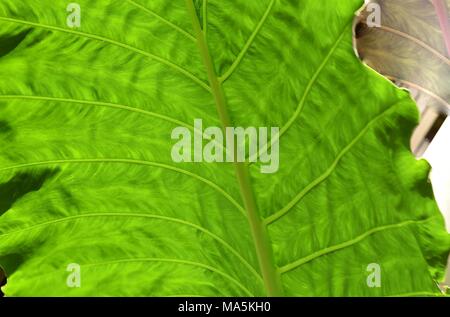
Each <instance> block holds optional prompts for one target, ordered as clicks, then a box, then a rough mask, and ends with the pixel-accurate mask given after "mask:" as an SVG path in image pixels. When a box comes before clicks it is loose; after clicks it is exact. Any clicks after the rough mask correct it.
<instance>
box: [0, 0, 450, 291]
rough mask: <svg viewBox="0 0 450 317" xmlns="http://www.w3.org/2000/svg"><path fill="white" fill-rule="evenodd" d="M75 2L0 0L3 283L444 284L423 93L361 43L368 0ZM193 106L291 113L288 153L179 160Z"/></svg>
mask: <svg viewBox="0 0 450 317" xmlns="http://www.w3.org/2000/svg"><path fill="white" fill-rule="evenodd" d="M77 2H78V4H79V8H80V9H81V10H79V13H80V16H79V21H78V22H80V24H79V26H78V25H77V24H76V23H68V22H70V21H71V20H70V19H69V20H68V19H67V15H68V12H67V11H66V7H67V5H68V3H67V2H66V1H60V0H58V1H54V0H51V1H50V0H41V1H16V0H1V1H0V47H1V50H0V55H1V56H0V215H1V216H0V265H1V266H2V267H3V268H4V270H5V272H6V274H7V277H8V279H7V284H6V286H4V287H3V288H2V290H3V292H4V293H5V294H6V296H27V295H28V296H38V295H39V296H40V295H42V296H51V295H65V296H94V295H97V296H99V295H100V296H115V295H119V296H128V295H129V296H384V295H415V294H417V295H421V294H423V295H426V294H429V295H439V294H440V291H439V288H438V287H437V281H438V280H440V279H441V278H442V272H443V271H444V265H445V262H446V257H447V255H448V251H449V249H450V241H449V236H448V234H447V233H446V231H445V230H444V223H443V218H442V217H441V215H440V212H439V210H438V209H437V206H436V203H435V201H434V199H433V195H432V192H431V187H430V185H429V184H428V182H427V177H428V172H429V166H428V164H427V163H426V162H424V161H417V160H416V159H415V158H414V157H413V155H412V154H411V152H410V150H409V147H408V145H409V138H410V135H411V132H412V130H413V128H414V127H415V125H416V124H417V122H418V114H417V110H416V108H415V107H416V106H415V104H414V102H413V101H412V100H411V99H410V97H409V95H408V93H407V92H406V91H404V90H400V89H398V88H396V87H395V86H394V85H392V84H391V83H390V82H389V81H388V80H386V79H385V78H383V77H381V76H380V75H378V74H377V73H375V72H374V71H372V70H370V69H369V68H367V67H366V66H364V65H363V64H361V62H360V61H359V60H358V58H357V57H356V56H355V54H354V50H353V46H352V25H353V20H354V16H355V12H357V11H358V9H359V8H361V7H362V5H363V1H362V0H346V1H342V0H327V1H326V3H325V1H317V0H304V1H298V0H260V1H248V0H230V1H223V0H207V1H206V0H205V1H192V0H186V1H181V0H180V1H166V0H135V1H132V0H126V1H110V0H108V1H106V0H99V1H88V0H78V1H77ZM72 22H73V21H72ZM196 119H201V120H202V122H203V124H204V126H209V127H211V126H213V127H223V128H225V127H279V134H278V137H279V138H278V139H279V168H278V170H277V171H276V173H270V174H269V173H268V174H266V173H261V169H260V167H261V164H262V163H261V162H260V161H258V162H255V163H251V162H247V163H233V162H231V163H219V162H214V163H206V162H196V163H194V162H192V163H189V162H184V163H183V162H182V163H176V162H174V161H173V159H172V156H171V151H172V147H173V145H174V142H175V141H174V140H172V139H171V135H172V132H173V130H174V129H175V128H177V127H185V128H187V129H189V131H192V132H193V133H192V134H193V135H197V134H198V132H199V131H198V129H195V128H194V127H193V126H194V124H193V123H194V122H195V120H196ZM273 145H274V143H270V144H267V143H266V144H264V146H265V148H266V150H269V149H272V150H274V146H273ZM375 275H376V276H375Z"/></svg>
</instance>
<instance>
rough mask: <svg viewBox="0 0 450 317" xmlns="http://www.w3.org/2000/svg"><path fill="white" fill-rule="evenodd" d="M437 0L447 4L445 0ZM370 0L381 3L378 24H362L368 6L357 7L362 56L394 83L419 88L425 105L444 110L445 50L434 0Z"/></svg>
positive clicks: (447, 98) (447, 105)
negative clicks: (375, 25) (362, 8)
mask: <svg viewBox="0 0 450 317" xmlns="http://www.w3.org/2000/svg"><path fill="white" fill-rule="evenodd" d="M438 1H442V4H443V6H445V5H446V4H447V8H446V9H447V10H448V8H450V1H449V0H438ZM371 2H372V3H378V4H379V5H380V6H381V27H367V24H366V21H367V17H368V15H369V14H370V12H368V11H366V10H363V11H362V15H361V18H360V20H361V25H360V27H359V32H358V36H357V46H358V51H359V54H360V56H361V58H362V59H363V60H364V62H366V63H367V64H368V65H369V66H370V67H372V68H374V69H376V70H377V71H379V72H380V73H381V74H383V75H385V76H387V77H388V78H390V79H392V80H394V81H396V82H397V83H398V84H400V85H402V86H405V87H408V88H412V89H414V90H418V91H419V92H420V93H421V94H422V95H424V96H426V97H427V99H428V104H429V105H430V106H435V107H437V108H438V109H441V110H442V111H445V112H448V111H449V110H450V85H449V84H448V83H449V81H450V58H449V54H450V52H449V51H448V50H447V48H446V43H445V40H444V38H445V36H444V34H443V33H444V32H443V29H442V27H441V24H440V21H439V17H438V14H437V12H436V8H435V6H434V5H433V1H429V0H402V1H400V0H389V1H387V0H373V1H371ZM444 8H445V7H444ZM447 19H448V15H447ZM449 31H450V30H449ZM449 45H450V43H449Z"/></svg>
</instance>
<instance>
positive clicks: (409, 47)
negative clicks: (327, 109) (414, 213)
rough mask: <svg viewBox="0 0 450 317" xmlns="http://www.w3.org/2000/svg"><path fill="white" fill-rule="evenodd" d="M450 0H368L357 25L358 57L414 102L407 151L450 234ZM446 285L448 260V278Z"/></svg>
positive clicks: (443, 285) (449, 277) (444, 286)
mask: <svg viewBox="0 0 450 317" xmlns="http://www.w3.org/2000/svg"><path fill="white" fill-rule="evenodd" d="M449 9H450V0H366V7H365V8H364V9H362V10H361V12H360V14H359V16H358V18H357V21H356V24H355V49H356V51H357V54H358V56H359V57H360V59H361V60H362V61H363V62H364V63H366V64H367V65H368V66H370V67H371V68H373V69H375V70H376V71H378V72H379V73H381V74H383V75H384V76H386V77H387V78H388V79H390V80H391V81H392V82H393V83H394V84H396V85H398V86H399V87H402V88H405V89H408V90H409V91H410V93H411V96H412V97H413V98H414V99H415V100H416V102H417V105H418V108H419V111H420V114H421V120H420V124H419V126H418V127H417V129H416V130H415V132H414V134H413V136H412V138H411V150H412V151H413V153H414V154H415V155H416V157H417V158H418V159H421V158H425V159H427V160H428V161H429V163H430V164H431V167H432V171H431V175H430V180H431V183H432V186H433V190H434V193H435V196H436V200H437V202H438V205H439V207H440V209H441V211H442V213H443V215H444V217H445V219H446V227H447V231H448V232H450V117H449V114H450V19H449V17H450V10H449ZM441 287H442V289H445V288H448V287H450V258H449V266H448V270H447V277H446V281H445V282H444V283H443V284H442V285H441Z"/></svg>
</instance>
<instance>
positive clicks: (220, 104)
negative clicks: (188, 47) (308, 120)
mask: <svg viewBox="0 0 450 317" xmlns="http://www.w3.org/2000/svg"><path fill="white" fill-rule="evenodd" d="M186 6H187V9H188V12H189V16H190V17H191V20H192V26H193V29H194V34H195V35H196V37H197V45H198V48H199V52H200V56H201V58H202V61H203V63H204V65H205V68H206V72H207V74H208V79H209V82H210V87H211V93H212V95H213V97H214V100H215V103H216V108H217V112H218V115H219V118H220V121H221V124H222V128H223V129H225V128H226V127H232V124H231V120H230V117H229V114H228V108H227V102H226V98H225V93H224V91H223V86H222V83H221V81H220V79H219V78H218V76H217V74H216V72H215V69H214V63H213V60H212V57H211V55H210V53H209V49H208V44H207V42H206V38H205V36H204V33H203V30H202V26H201V25H200V21H199V18H198V16H197V11H196V9H195V5H194V3H193V0H186ZM225 133H226V132H225ZM234 153H235V155H236V153H237V151H234ZM233 165H234V169H235V173H236V178H237V181H238V183H239V190H240V193H241V197H242V200H243V202H244V207H245V210H246V211H247V218H248V221H249V225H250V230H251V232H252V237H253V242H254V245H255V251H256V255H257V258H258V262H259V266H260V270H261V274H262V276H263V280H264V285H265V289H266V293H267V295H268V296H281V295H282V293H283V291H282V287H281V279H280V275H279V274H278V271H277V268H276V264H275V260H274V257H273V250H272V245H271V243H270V240H269V237H268V234H267V228H266V226H265V225H264V224H263V222H262V219H261V217H260V216H259V214H258V210H257V207H256V201H255V198H254V194H253V190H252V186H251V180H250V176H249V173H248V170H247V166H246V164H245V163H239V162H237V161H236V159H235V160H234V163H233Z"/></svg>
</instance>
